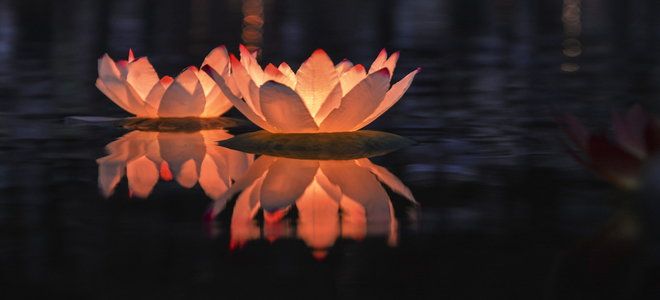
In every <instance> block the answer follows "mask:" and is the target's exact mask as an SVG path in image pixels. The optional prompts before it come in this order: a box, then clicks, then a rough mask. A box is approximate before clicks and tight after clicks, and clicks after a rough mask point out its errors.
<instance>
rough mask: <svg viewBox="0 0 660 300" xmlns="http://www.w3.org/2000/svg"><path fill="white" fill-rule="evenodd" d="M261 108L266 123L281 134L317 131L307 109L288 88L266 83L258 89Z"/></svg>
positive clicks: (271, 82) (274, 83)
mask: <svg viewBox="0 0 660 300" xmlns="http://www.w3.org/2000/svg"><path fill="white" fill-rule="evenodd" d="M260 99H261V108H262V110H263V113H264V117H265V118H266V120H268V122H269V123H270V124H271V125H273V126H274V127H276V128H277V129H278V131H281V132H314V131H317V130H318V127H317V126H316V123H315V122H314V119H313V118H312V116H311V115H310V114H309V111H308V110H307V107H306V106H305V104H304V103H303V100H302V99H300V96H298V94H296V92H294V91H293V90H292V89H290V88H289V87H287V86H285V85H283V84H280V83H277V82H274V81H269V82H266V83H265V84H264V85H263V86H261V89H260Z"/></svg>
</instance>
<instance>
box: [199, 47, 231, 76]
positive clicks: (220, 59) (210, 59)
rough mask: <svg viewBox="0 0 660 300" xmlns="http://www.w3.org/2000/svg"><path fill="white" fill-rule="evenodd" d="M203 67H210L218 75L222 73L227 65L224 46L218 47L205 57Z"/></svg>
mask: <svg viewBox="0 0 660 300" xmlns="http://www.w3.org/2000/svg"><path fill="white" fill-rule="evenodd" d="M205 65H209V66H211V68H213V69H215V70H216V71H217V72H218V73H220V74H222V73H224V72H225V70H226V69H227V66H228V65H229V54H228V53H227V48H226V47H225V46H220V47H217V48H215V49H213V50H211V52H209V54H208V55H206V58H204V62H203V63H202V67H204V66H205Z"/></svg>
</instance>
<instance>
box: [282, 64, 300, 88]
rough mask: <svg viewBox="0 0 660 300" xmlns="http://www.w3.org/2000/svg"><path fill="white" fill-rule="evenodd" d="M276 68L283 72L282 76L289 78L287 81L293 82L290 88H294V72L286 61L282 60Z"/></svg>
mask: <svg viewBox="0 0 660 300" xmlns="http://www.w3.org/2000/svg"><path fill="white" fill-rule="evenodd" d="M277 69H278V70H279V71H280V72H282V74H284V76H286V77H288V78H289V81H290V82H292V83H293V85H292V87H291V88H292V89H295V87H296V73H294V72H293V70H292V69H291V67H290V66H289V65H288V64H287V63H285V62H283V63H281V64H280V65H279V66H278V67H277Z"/></svg>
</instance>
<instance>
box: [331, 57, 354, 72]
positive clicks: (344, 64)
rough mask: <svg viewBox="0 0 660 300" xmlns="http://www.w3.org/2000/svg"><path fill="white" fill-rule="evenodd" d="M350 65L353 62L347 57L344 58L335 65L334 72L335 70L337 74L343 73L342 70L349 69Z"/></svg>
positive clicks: (351, 65)
mask: <svg viewBox="0 0 660 300" xmlns="http://www.w3.org/2000/svg"><path fill="white" fill-rule="evenodd" d="M352 67H353V63H352V62H351V61H350V60H348V59H344V60H342V61H341V62H339V63H338V64H336V65H335V72H337V75H339V76H341V74H344V72H346V71H348V70H350V69H351V68H352Z"/></svg>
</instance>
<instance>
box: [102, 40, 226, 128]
mask: <svg viewBox="0 0 660 300" xmlns="http://www.w3.org/2000/svg"><path fill="white" fill-rule="evenodd" d="M228 62H229V57H228V54H227V49H225V47H224V46H220V47H218V48H215V49H213V50H212V51H211V52H210V53H209V54H208V55H207V56H206V58H205V59H204V62H203V63H202V67H205V66H210V67H212V68H213V69H214V70H216V71H217V72H218V74H219V75H218V76H222V77H228V76H229V71H230V68H229V64H228ZM98 74H99V75H98V76H99V77H98V79H97V80H96V87H97V88H98V89H99V90H101V92H103V94H105V95H106V96H107V97H108V98H110V100H112V101H113V102H114V103H115V104H117V105H118V106H119V107H121V108H123V109H124V110H126V111H127V112H129V113H131V114H133V115H135V116H138V117H145V118H158V117H168V118H180V117H201V118H211V117H217V116H219V115H221V114H223V113H225V112H226V111H227V110H229V109H230V108H231V106H232V104H231V102H229V100H228V99H227V97H226V96H225V94H224V93H222V92H221V91H220V89H219V87H218V86H217V85H216V84H215V82H214V81H213V79H211V78H210V77H209V76H208V75H207V73H206V72H203V71H200V70H198V69H197V68H196V67H194V66H191V67H188V68H187V69H185V70H184V71H183V72H181V74H179V75H178V76H177V77H176V78H172V77H169V76H164V77H162V78H159V76H158V74H157V73H156V70H154V68H153V66H152V65H151V63H150V62H149V59H148V58H147V57H141V58H138V59H135V57H134V55H133V51H132V50H130V51H129V54H128V59H127V60H120V61H117V62H115V61H114V60H112V58H110V56H108V55H107V54H105V55H103V57H101V58H100V59H99V61H98ZM232 90H235V89H232Z"/></svg>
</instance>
